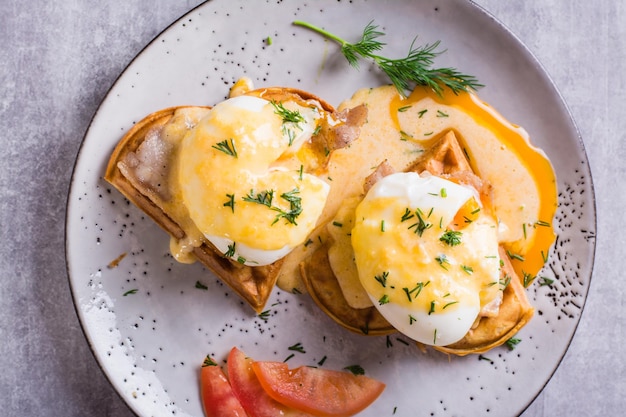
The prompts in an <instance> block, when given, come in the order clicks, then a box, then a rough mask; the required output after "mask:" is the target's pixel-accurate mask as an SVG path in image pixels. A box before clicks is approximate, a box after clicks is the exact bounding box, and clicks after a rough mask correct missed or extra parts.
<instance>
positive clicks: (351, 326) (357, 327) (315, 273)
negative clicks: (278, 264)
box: [300, 239, 397, 336]
mask: <svg viewBox="0 0 626 417" xmlns="http://www.w3.org/2000/svg"><path fill="white" fill-rule="evenodd" d="M326 240H327V239H326ZM300 273H301V275H302V277H303V280H304V284H305V286H306V289H307V291H308V292H309V294H310V295H311V298H313V300H314V301H315V302H316V304H317V305H318V306H319V307H320V308H321V309H322V310H323V311H324V312H325V313H326V314H328V315H329V316H330V317H331V318H332V319H333V320H334V321H336V322H337V323H339V324H340V325H342V326H343V327H345V328H346V329H348V330H351V331H353V332H356V333H363V334H368V335H371V336H376V335H383V334H389V333H395V332H397V330H396V329H395V328H394V327H393V326H391V324H389V322H388V321H387V320H385V318H384V317H383V316H382V315H381V314H380V313H379V312H378V310H377V309H376V307H373V306H372V307H368V308H361V309H356V308H352V307H350V305H348V302H347V301H346V299H345V297H344V295H343V292H342V290H341V287H340V286H339V282H338V281H337V278H336V277H335V275H334V274H333V270H332V268H331V266H330V262H329V260H328V244H325V245H323V246H320V247H319V248H318V249H317V250H316V251H315V252H314V253H313V255H311V257H310V258H308V259H307V260H305V261H304V262H302V263H301V264H300Z"/></svg>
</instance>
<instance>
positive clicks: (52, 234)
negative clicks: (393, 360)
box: [0, 0, 626, 417]
mask: <svg viewBox="0 0 626 417" xmlns="http://www.w3.org/2000/svg"><path fill="white" fill-rule="evenodd" d="M199 3H200V1H199V0H179V1H167V0H154V1H133V2H130V1H125V0H110V1H95V0H82V1H80V0H66V1H54V0H53V1H43V0H32V1H20V0H3V1H2V2H0V37H1V38H0V39H1V40H2V42H1V43H0V86H1V90H0V91H1V94H0V132H1V133H0V135H1V140H2V144H3V149H4V151H3V152H2V153H1V155H0V161H1V162H0V237H1V239H2V244H1V245H0V369H2V372H0V399H2V405H1V406H0V414H2V415H6V416H130V415H132V412H131V411H130V410H129V408H128V407H127V406H126V405H125V404H124V402H123V401H122V400H121V399H120V397H119V396H118V395H117V394H116V393H115V391H114V390H113V388H112V387H111V386H110V385H109V383H108V382H107V380H106V378H105V377H104V374H103V373H102V371H101V370H100V368H99V367H98V364H97V362H96V360H95V358H94V356H93V354H92V353H91V351H90V349H89V345H88V343H87V341H86V339H85V337H84V335H83V332H82V330H81V326H80V323H79V321H78V318H77V315H76V312H75V310H74V307H73V304H72V298H71V295H70V288H69V285H68V279H67V274H66V267H65V258H64V221H65V205H66V198H67V191H68V187H69V182H70V176H71V173H72V166H73V163H74V160H75V158H76V155H77V151H78V149H79V146H80V143H81V140H82V137H83V135H84V133H85V131H86V129H87V127H88V125H89V122H90V120H91V118H92V116H93V115H94V112H95V111H96V109H97V108H98V105H99V103H100V102H101V100H102V99H103V98H104V96H105V94H106V92H107V90H108V89H109V87H110V86H111V85H112V84H113V83H114V81H115V80H116V77H117V76H118V75H119V74H120V72H121V71H122V70H123V69H124V68H125V66H126V65H127V64H128V63H129V62H130V61H131V60H132V58H133V57H134V56H135V55H136V54H137V53H138V52H139V51H140V50H141V49H142V48H143V47H144V46H145V45H146V44H147V43H148V42H149V41H150V40H151V39H152V38H153V37H154V36H156V35H157V34H158V33H159V32H160V31H161V30H163V29H164V28H165V27H166V26H167V25H169V24H170V23H171V22H172V21H174V20H175V19H176V18H178V17H179V16H181V15H182V14H184V13H185V12H187V11H188V10H190V9H191V8H193V7H194V6H196V5H197V4H199ZM477 3H478V4H480V5H481V6H483V7H484V8H485V9H487V10H488V11H489V12H491V13H492V14H493V15H494V16H495V17H496V18H498V19H499V20H500V21H502V22H503V23H504V24H505V25H506V26H508V27H509V28H510V30H511V31H512V32H513V33H515V34H516V35H517V36H518V37H519V38H520V39H521V40H522V41H523V42H524V43H525V44H526V45H527V46H528V48H529V49H530V50H531V51H532V52H533V53H534V54H535V55H536V57H537V58H538V59H539V61H540V62H541V63H542V64H543V66H544V67H545V69H546V71H547V72H548V73H549V74H550V75H551V76H552V77H553V79H554V82H555V83H556V85H557V87H558V88H559V90H560V91H561V93H562V95H563V97H564V100H565V101H566V103H567V104H568V106H569V107H570V109H571V112H572V114H573V117H574V119H575V120H576V122H577V124H578V127H579V129H580V132H581V135H582V137H583V140H584V143H585V146H586V150H587V153H588V157H589V161H590V164H591V170H592V173H593V179H594V184H595V192H596V203H597V212H598V230H597V236H598V240H597V252H596V262H595V272H594V274H593V279H592V283H591V288H590V291H589V294H588V298H587V302H586V306H585V309H584V313H583V315H582V319H581V321H580V325H579V327H578V330H577V332H576V335H575V336H574V339H573V341H572V344H571V347H570V349H569V351H568V352H567V354H566V355H565V358H564V359H563V361H562V363H561V365H560V367H559V368H558V369H557V371H556V373H555V375H554V377H553V378H552V379H551V381H550V382H549V383H548V384H547V386H546V387H545V389H544V390H543V392H542V393H541V394H540V395H539V397H538V398H537V399H536V400H535V401H534V402H533V403H532V404H531V405H530V406H529V408H528V409H527V410H526V412H525V413H524V414H523V415H524V417H548V416H550V417H552V416H571V415H586V416H591V415H606V416H614V415H622V414H623V412H624V409H625V408H626V382H625V378H624V375H626V369H625V364H626V360H625V359H624V358H625V356H626V352H625V351H624V344H625V343H624V342H626V335H625V334H624V329H625V327H626V317H625V313H624V311H625V309H624V307H625V304H624V297H625V296H626V292H625V291H624V286H623V285H622V283H621V280H622V279H623V278H622V277H621V275H622V271H623V270H626V256H624V252H623V251H624V250H625V249H626V245H625V242H626V240H625V238H624V236H622V235H621V234H620V232H619V227H621V222H622V219H623V217H624V213H625V212H626V196H625V195H624V193H623V192H621V191H623V190H624V185H623V184H621V183H620V181H623V180H626V175H624V173H625V172H626V168H625V167H626V165H625V163H624V161H625V160H626V137H625V135H626V133H624V132H626V76H625V75H624V74H626V47H625V42H626V7H624V5H623V3H622V2H621V1H608V0H606V1H588V0H567V1H559V0H548V1H546V0H525V1H523V2H522V1H502V0H478V1H477ZM611 219H613V220H611ZM609 220H611V221H615V224H613V223H610V222H609ZM616 227H618V229H616ZM611 229H612V230H613V232H612V233H613V235H611V233H609V232H610V231H611ZM611 236H613V237H611ZM609 238H610V239H609ZM611 239H612V240H611ZM616 280H617V281H616Z"/></svg>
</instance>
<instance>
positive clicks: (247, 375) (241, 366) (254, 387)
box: [228, 347, 312, 417]
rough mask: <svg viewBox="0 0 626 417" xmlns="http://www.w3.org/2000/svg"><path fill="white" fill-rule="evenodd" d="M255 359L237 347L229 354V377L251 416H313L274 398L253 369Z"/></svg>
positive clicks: (236, 394)
mask: <svg viewBox="0 0 626 417" xmlns="http://www.w3.org/2000/svg"><path fill="white" fill-rule="evenodd" d="M253 362H254V361H253V360H252V359H250V358H248V357H246V355H245V354H244V353H243V352H242V351H241V350H239V349H237V348H236V347H234V348H232V349H231V351H230V353H229V355H228V377H229V379H230V384H231V386H232V389H233V392H234V393H235V396H236V397H237V398H238V399H239V401H240V403H241V405H242V406H243V408H244V409H245V410H246V412H247V413H248V415H249V416H250V417H277V416H282V417H312V416H311V414H308V413H305V412H302V411H298V410H295V409H293V408H290V407H287V406H285V405H283V404H281V403H279V402H278V401H275V400H274V399H272V398H271V397H270V396H269V395H268V394H267V392H265V390H264V389H263V387H262V386H261V383H260V382H259V379H258V378H257V377H256V375H255V373H254V370H253V369H252V364H253Z"/></svg>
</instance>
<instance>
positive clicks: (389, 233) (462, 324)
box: [352, 172, 501, 346]
mask: <svg viewBox="0 0 626 417" xmlns="http://www.w3.org/2000/svg"><path fill="white" fill-rule="evenodd" d="M472 207H476V208H475V209H473V210H471V212H469V214H470V215H471V218H469V217H467V216H466V215H465V216H463V217H462V218H463V219H464V220H463V222H462V223H461V224H459V216H458V213H459V212H462V213H464V212H467V211H468V209H469V208H472ZM480 208H481V204H480V197H479V196H478V193H477V192H476V190H474V189H473V188H472V187H469V186H465V185H460V184H456V183H454V182H451V181H448V180H445V179H443V178H440V177H436V176H431V175H429V174H427V173H423V174H421V176H420V175H419V174H417V173H413V172H409V173H395V174H392V175H389V176H387V177H384V178H383V179H381V180H379V181H378V182H377V183H376V184H375V185H374V186H373V187H372V188H371V189H370V191H369V192H368V193H367V195H366V196H365V198H364V199H363V201H362V202H361V203H360V204H359V205H358V206H357V209H356V217H355V218H356V221H355V226H354V228H353V230H352V245H353V247H354V253H355V259H356V265H357V269H358V274H359V279H360V281H361V284H362V285H363V287H364V288H365V290H366V292H367V293H368V295H369V297H370V298H371V300H372V302H373V303H374V305H375V306H376V307H377V308H378V310H379V311H380V312H381V314H382V315H383V316H384V317H385V318H386V319H387V320H388V321H389V322H390V323H391V324H392V325H393V326H394V327H395V328H396V329H398V330H399V331H400V332H402V333H404V334H406V335H407V336H408V337H411V338H412V339H414V340H416V341H418V342H421V343H424V344H429V345H438V346H443V345H448V344H451V343H454V342H456V341H458V340H460V339H461V338H463V336H464V335H465V334H466V333H467V332H468V331H469V330H470V328H471V327H472V325H473V323H474V321H475V320H476V318H477V316H478V314H479V312H480V310H481V309H482V307H484V306H485V305H487V304H489V303H490V302H492V301H493V300H494V299H496V298H497V297H498V296H499V293H500V292H501V288H500V285H499V279H500V259H499V256H498V235H497V223H496V220H495V219H494V218H493V216H491V215H490V214H488V213H486V211H487V210H484V212H483V211H481V210H480ZM466 214H467V213H466Z"/></svg>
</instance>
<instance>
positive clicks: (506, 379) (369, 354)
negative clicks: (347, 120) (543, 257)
mask: <svg viewBox="0 0 626 417" xmlns="http://www.w3.org/2000/svg"><path fill="white" fill-rule="evenodd" d="M294 19H301V20H306V21H309V22H311V23H315V24H319V25H322V26H324V27H326V28H328V29H330V30H331V31H334V32H335V33H337V34H340V35H343V36H345V37H346V38H349V39H351V40H356V39H358V37H359V35H360V33H361V31H362V29H363V27H364V26H365V25H366V24H367V23H368V22H370V21H371V20H375V22H376V23H377V24H379V25H380V28H381V29H383V30H384V31H385V32H386V33H387V36H386V37H385V39H384V40H385V41H386V42H387V44H388V46H387V47H386V49H385V54H387V55H390V56H401V55H403V54H406V52H407V51H408V47H409V44H410V43H411V41H412V40H413V38H414V37H415V36H416V35H419V38H418V42H422V43H426V42H429V43H430V42H434V41H436V40H441V42H442V47H444V48H446V49H447V53H446V54H444V55H443V56H441V57H440V58H439V59H438V61H437V65H438V66H444V65H445V66H448V65H450V66H455V67H457V68H459V69H461V70H462V71H464V72H466V73H470V74H474V75H476V76H477V77H478V78H479V80H480V81H481V82H482V83H484V84H485V85H486V87H485V88H484V89H482V90H481V91H480V95H481V97H482V98H483V99H485V100H486V101H488V102H489V103H491V104H492V105H493V106H494V107H496V108H497V109H498V110H500V112H501V113H503V114H504V115H505V116H506V117H507V118H509V119H510V120H511V121H513V122H515V123H517V124H520V125H522V126H524V127H525V128H526V130H528V131H529V132H530V134H531V137H532V140H533V141H534V143H536V144H537V145H538V146H540V147H542V148H543V149H544V150H545V151H546V153H547V154H548V155H549V157H550V158H551V159H552V161H553V163H554V167H555V169H556V172H557V176H558V186H559V190H560V193H559V203H560V207H559V210H558V213H557V222H556V226H557V227H558V240H557V243H556V245H555V249H554V251H553V253H552V255H551V259H550V262H549V265H548V266H547V267H546V268H545V269H544V271H543V272H542V275H545V276H548V277H551V278H554V279H555V281H554V284H553V285H551V286H539V285H534V286H533V287H532V289H530V290H529V295H530V298H531V301H532V303H533V304H534V306H535V307H536V310H537V314H536V316H535V318H534V319H533V320H532V322H531V323H530V324H529V325H528V326H527V327H525V328H524V329H523V330H522V332H521V334H520V335H519V337H520V338H521V339H522V343H521V344H520V345H518V347H517V348H516V349H515V350H513V351H509V350H508V349H507V348H504V347H503V348H498V349H495V350H493V351H491V352H490V353H488V354H486V355H484V356H482V357H478V356H470V357H465V358H457V357H452V358H448V357H447V356H445V355H442V354H439V353H436V352H433V351H428V352H426V353H423V352H421V351H419V350H418V349H416V348H415V347H414V346H412V345H411V346H409V345H408V344H406V342H405V343H403V342H404V340H405V339H404V340H402V341H401V340H399V339H398V338H396V337H395V336H394V337H392V338H391V339H389V340H390V342H391V346H388V345H387V338H386V337H366V336H360V335H355V334H351V333H348V332H346V331H344V330H343V329H341V328H339V327H338V326H337V325H336V324H334V322H332V321H331V320H330V319H328V318H327V317H326V316H325V315H324V314H323V313H321V311H319V310H318V309H317V308H316V307H315V306H314V305H313V303H312V302H311V300H310V299H309V298H308V296H304V295H300V296H298V295H292V294H288V293H284V292H281V291H278V290H276V291H274V293H273V296H272V298H271V300H270V302H269V303H268V309H269V310H270V314H269V317H268V318H267V320H263V319H261V318H259V317H256V316H255V315H254V314H253V313H252V312H251V310H250V309H249V308H248V307H247V306H244V305H243V303H242V302H241V301H240V300H239V299H238V297H237V296H235V295H234V294H232V293H231V292H230V291H229V289H228V288H227V287H225V286H224V285H222V284H221V283H219V282H218V281H217V280H216V279H215V278H214V277H213V276H212V275H211V274H210V273H208V272H207V271H206V270H204V269H203V268H202V267H200V266H199V265H192V266H189V265H180V264H177V263H176V262H175V261H173V259H172V258H171V256H169V251H168V238H167V237H166V235H165V233H164V232H163V231H161V230H160V229H159V228H158V227H157V226H155V225H154V224H153V223H152V221H151V220H150V219H148V218H146V217H145V216H144V215H143V214H142V213H141V212H140V211H139V210H137V209H136V208H134V207H133V206H131V205H129V204H128V203H127V202H126V200H125V199H124V198H122V197H121V195H120V194H119V193H118V192H117V191H115V190H113V189H111V187H110V186H109V185H107V184H106V183H105V182H104V181H103V180H102V175H103V172H104V168H105V165H106V162H107V159H108V157H109V154H110V152H111V150H112V149H113V147H114V145H115V144H116V142H117V141H118V140H119V139H120V138H121V136H122V134H123V133H124V132H125V131H126V130H128V129H129V128H130V127H131V126H132V125H133V123H135V122H137V121H138V120H140V119H141V118H142V117H143V116H144V115H146V114H148V113H150V112H152V111H155V110H158V109H161V108H164V107H168V106H173V105H182V104H196V105H204V104H214V103H217V102H218V101H220V100H222V99H223V98H225V97H226V95H227V92H228V88H229V87H230V86H231V85H232V83H233V82H234V81H235V80H237V79H238V78H239V77H241V76H248V77H250V78H252V79H253V80H254V82H255V85H256V86H257V87H262V86H271V85H283V86H291V87H299V88H302V89H304V90H308V91H312V92H314V93H316V94H318V95H319V96H321V97H324V98H325V99H327V100H328V101H329V102H330V103H332V104H334V105H337V104H339V102H340V101H341V100H342V99H345V98H347V97H349V96H350V95H351V94H352V93H353V92H354V91H355V90H357V89H358V88H361V87H371V86H376V85H380V84H381V83H385V82H386V81H385V79H384V78H382V77H380V75H379V73H378V72H377V71H376V70H375V69H374V68H373V67H371V66H369V65H367V64H364V65H363V66H362V69H361V71H355V70H354V69H351V68H349V67H348V65H347V64H346V63H345V61H344V59H343V57H342V56H341V55H340V53H339V52H338V47H337V46H336V44H333V43H330V42H326V41H324V40H323V38H321V37H320V36H318V35H316V34H314V33H312V32H310V31H308V30H306V29H303V28H299V27H295V26H293V25H292V24H291V23H292V21H293V20H294ZM268 37H271V39H272V44H271V45H268V43H267V39H268ZM594 248H595V206H594V194H593V186H592V182H591V177H590V172H589V167H588V165H587V159H586V155H585V151H584V148H583V145H582V142H581V139H580V137H579V135H578V133H577V131H576V128H575V126H574V124H573V122H572V120H571V118H570V115H569V113H568V111H567V109H566V107H565V105H564V103H563V101H562V99H561V97H560V96H559V94H558V93H557V91H556V89H555V87H554V86H553V84H552V82H551V81H550V79H549V78H548V76H547V75H546V74H545V73H544V71H543V70H542V68H541V67H540V65H539V64H538V63H537V61H536V60H535V59H534V58H533V56H532V55H531V54H530V53H529V52H528V50H527V49H526V48H525V47H524V46H523V45H522V44H521V42H520V41H519V40H517V39H516V38H515V37H514V36H513V35H512V34H511V33H509V32H508V31H507V30H506V29H505V28H504V27H503V26H502V25H501V24H500V23H498V22H497V21H496V20H495V19H494V18H493V17H491V16H490V15H488V14H487V13H486V12H485V11H483V10H482V9H480V8H479V7H478V6H476V5H475V4H473V3H471V2H468V1H464V0H457V1H449V0H448V1H436V0H424V1H411V0H407V1H397V0H396V1H391V0H390V1H377V2H371V1H365V0H352V1H336V0H328V1H315V2H308V3H303V2H300V1H265V2H261V1H259V2H249V1H243V0H241V1H234V0H213V1H209V2H207V3H204V4H203V5H201V6H199V7H197V8H196V9H194V10H192V11H191V12H190V13H189V14H187V15H185V16H184V17H182V18H181V19H179V20H178V21H176V22H175V23H174V24H172V25H171V26H170V27H169V28H167V29H166V30H165V31H164V32H163V33H162V34H161V35H159V36H158V37H157V38H156V39H155V40H154V41H153V42H152V43H150V44H149V45H148V46H147V47H146V48H145V50H144V51H142V52H141V53H140V54H139V55H138V56H137V57H136V59H135V60H133V62H132V63H131V64H130V65H129V66H128V68H127V69H126V70H125V71H124V73H123V74H122V75H121V76H120V78H119V79H118V81H117V82H116V83H115V85H114V86H113V88H112V89H111V91H110V92H109V94H108V95H107V97H106V99H105V100H104V102H103V103H102V105H101V107H100V109H99V110H98V112H97V114H96V115H95V117H94V119H93V121H92V123H91V126H90V128H89V131H88V132H87V135H86V137H85V139H84V143H83V145H82V148H81V150H80V154H79V156H78V159H77V161H76V167H75V171H74V176H73V180H72V185H71V191H70V195H69V199H68V210H67V248H66V250H67V265H68V272H69V279H70V282H71V287H72V290H73V295H74V301H75V304H76V309H77V311H78V315H79V317H80V320H81V322H82V325H83V327H84V329H85V334H86V335H87V338H88V340H89V343H90V344H91V347H92V349H93V351H94V354H95V356H96V357H97V359H98V361H99V363H100V365H101V366H102V368H103V370H104V372H105V373H106V375H107V377H108V378H109V380H110V381H111V383H112V384H113V385H114V386H115V388H116V389H117V390H118V391H119V393H120V394H121V396H122V397H123V398H124V399H125V400H126V401H127V402H128V404H129V405H130V407H131V408H132V409H133V410H134V411H135V412H136V413H137V414H139V415H141V416H149V415H166V414H174V415H195V416H200V415H201V414H202V411H201V405H200V399H199V394H198V381H197V375H198V367H199V365H200V363H201V362H202V360H203V358H204V357H205V355H206V354H211V355H214V356H216V357H217V358H218V359H223V358H225V356H226V354H227V353H228V351H229V349H230V348H231V347H232V346H238V347H240V348H241V349H243V350H244V352H246V353H247V354H248V355H249V356H252V357H254V358H256V359H264V360H280V361H282V360H284V359H285V358H287V357H288V356H289V355H290V354H291V353H294V352H292V351H290V350H289V349H288V348H289V347H290V346H292V345H294V344H296V343H300V344H301V345H302V346H303V347H304V349H305V351H306V353H298V352H296V353H295V356H294V357H293V358H291V359H290V361H289V364H290V365H293V366H295V365H299V364H306V365H316V364H317V363H318V362H319V361H320V360H322V358H327V359H326V361H325V363H324V367H326V368H330V369H341V368H343V367H345V366H347V365H352V364H360V365H361V366H363V367H364V368H365V370H366V372H367V374H368V375H370V376H373V377H376V378H378V379H381V380H382V381H384V382H385V383H386V384H387V389H386V390H385V392H384V393H383V395H382V396H381V397H380V398H379V399H378V401H377V402H376V403H375V404H374V405H373V406H372V407H371V408H369V409H368V410H367V411H366V412H364V413H363V414H364V415H367V416H386V415H388V416H391V415H392V414H393V415H395V416H413V415H417V414H419V415H429V416H447V415H450V416H452V415H493V416H505V415H510V416H512V415H518V414H520V413H521V412H522V411H523V410H524V409H525V408H526V407H527V406H528V404H530V402H532V400H533V399H534V398H535V396H536V395H537V394H538V393H539V392H540V391H541V389H542V387H543V386H544V385H545V384H546V383H547V381H548V380H549V379H550V376H551V375H552V373H553V372H554V371H555V369H556V367H557V366H558V364H559V362H560V360H561V358H562V357H563V355H564V353H565V351H566V349H567V347H568V345H569V343H570V340H571V338H572V336H573V334H574V331H575V329H576V326H577V324H578V321H579V319H580V315H581V312H582V308H583V305H584V303H585V297H586V294H587V290H588V288H589V283H590V282H589V281H590V277H591V270H592V264H593V257H594ZM121 254H126V256H125V257H124V258H123V259H122V260H121V261H120V262H119V265H118V266H117V267H115V268H110V267H108V265H109V264H110V263H111V262H112V261H113V260H115V259H116V258H118V257H119V256H120V255H121ZM198 281H200V282H201V283H203V284H205V285H206V286H207V287H208V290H202V289H197V288H195V285H196V282H198ZM135 290H136V291H135ZM129 291H130V292H131V293H128V292H129ZM125 294H126V295H125ZM394 412H395V414H394Z"/></svg>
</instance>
